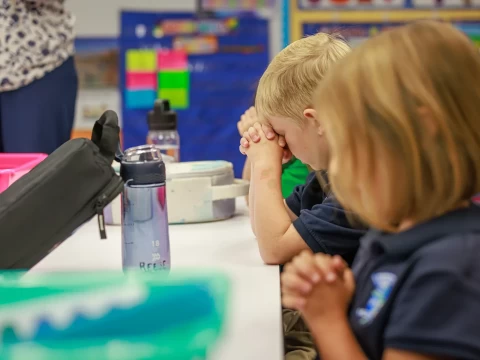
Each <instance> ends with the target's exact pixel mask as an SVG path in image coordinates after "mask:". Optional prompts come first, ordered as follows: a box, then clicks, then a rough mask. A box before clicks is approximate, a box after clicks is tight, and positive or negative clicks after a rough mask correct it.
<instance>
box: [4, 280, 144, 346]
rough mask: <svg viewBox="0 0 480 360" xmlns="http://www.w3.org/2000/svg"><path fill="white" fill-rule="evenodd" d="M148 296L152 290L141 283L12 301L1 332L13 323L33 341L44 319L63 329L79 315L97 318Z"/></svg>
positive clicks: (22, 335) (5, 310)
mask: <svg viewBox="0 0 480 360" xmlns="http://www.w3.org/2000/svg"><path fill="white" fill-rule="evenodd" d="M147 295H148V290H147V289H146V288H145V286H142V285H141V284H128V285H124V286H115V287H110V288H106V289H99V290H93V291H88V292H84V293H81V294H79V293H72V294H65V295H60V296H58V295H55V296H51V297H50V298H48V299H42V302H41V303H38V302H36V301H31V302H28V303H20V304H12V305H9V306H5V307H4V308H3V309H0V331H2V330H3V329H4V328H5V326H12V327H13V329H14V331H15V334H16V335H17V337H18V338H19V339H22V340H30V339H32V338H33V337H34V336H35V335H36V333H37V331H38V326H39V324H40V320H43V321H48V323H49V324H50V325H51V326H52V327H54V328H56V329H58V330H63V329H66V328H68V326H69V325H70V324H71V323H72V322H73V321H74V319H75V317H76V316H78V315H84V316H85V317H86V318H89V319H97V318H100V317H102V316H103V315H105V314H106V313H107V312H108V311H110V309H112V308H129V307H132V306H134V305H136V304H139V303H140V302H141V301H142V300H144V299H145V298H146V297H147Z"/></svg>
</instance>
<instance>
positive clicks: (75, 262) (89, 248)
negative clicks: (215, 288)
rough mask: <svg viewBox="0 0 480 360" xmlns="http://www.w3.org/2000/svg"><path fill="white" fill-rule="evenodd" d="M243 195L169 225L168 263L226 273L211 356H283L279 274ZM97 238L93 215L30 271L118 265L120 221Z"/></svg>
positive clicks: (233, 359) (257, 359)
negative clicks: (264, 252)
mask: <svg viewBox="0 0 480 360" xmlns="http://www.w3.org/2000/svg"><path fill="white" fill-rule="evenodd" d="M247 211H248V210H247V209H246V206H245V202H244V199H239V200H238V201H237V215H236V216H235V217H234V218H232V219H230V220H226V221H221V222H216V223H207V224H195V225H173V226H170V246H171V257H172V268H177V267H185V268H193V269H195V270H196V269H215V270H221V271H223V272H225V273H227V274H228V275H229V276H230V277H231V279H232V296H231V303H230V306H229V309H230V311H229V316H228V317H227V319H226V327H225V333H224V337H223V338H222V341H221V342H220V344H219V346H218V347H217V348H216V349H215V351H214V353H213V354H211V358H212V359H215V360H237V359H238V360H246V359H248V360H277V359H278V360H279V359H281V358H283V336H282V333H283V329H282V321H281V304H280V280H279V270H278V267H277V266H265V265H264V264H263V262H262V260H261V258H260V255H259V252H258V248H257V244H256V241H255V239H254V237H253V235H252V232H251V230H250V224H249V219H248V213H247ZM107 236H108V239H107V240H100V237H99V233H98V227H97V220H96V218H95V219H93V220H92V221H91V222H90V223H88V224H86V225H84V226H83V227H82V228H80V229H79V230H78V231H77V232H76V233H75V234H74V235H73V236H72V237H71V238H69V239H68V240H66V241H65V242H64V243H63V244H61V245H60V246H59V247H58V248H57V249H55V250H54V251H53V252H52V253H50V254H49V255H48V256H47V257H46V258H45V259H43V260H42V261H41V262H40V263H39V264H37V265H36V266H35V267H34V268H33V270H32V271H52V270H92V269H109V270H111V269H118V270H120V269H121V258H122V256H121V233H120V227H115V226H109V227H108V228H107Z"/></svg>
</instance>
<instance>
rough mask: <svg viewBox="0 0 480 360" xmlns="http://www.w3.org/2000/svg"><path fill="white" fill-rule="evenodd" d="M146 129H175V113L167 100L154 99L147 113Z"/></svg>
mask: <svg viewBox="0 0 480 360" xmlns="http://www.w3.org/2000/svg"><path fill="white" fill-rule="evenodd" d="M147 122H148V130H177V113H176V112H175V111H173V110H171V109H170V102H169V101H168V100H155V103H154V105H153V110H150V111H149V112H148V115H147Z"/></svg>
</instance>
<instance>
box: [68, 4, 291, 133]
mask: <svg viewBox="0 0 480 360" xmlns="http://www.w3.org/2000/svg"><path fill="white" fill-rule="evenodd" d="M195 2H196V1H195V0H135V1H131V0H66V2H65V5H66V8H67V9H68V10H69V11H71V12H72V13H73V14H74V15H75V17H76V24H75V31H76V35H77V37H88V38H115V37H117V36H118V35H119V33H120V24H119V18H120V11H121V10H139V11H141V10H145V11H159V12H161V11H165V12H172V11H179V12H181V11H194V10H195ZM282 8H283V7H282V4H281V0H278V2H277V6H276V8H275V9H271V10H269V11H264V14H265V16H266V17H268V18H269V19H270V29H269V32H270V43H269V52H270V57H273V56H274V55H275V54H277V53H278V52H279V51H280V50H281V49H282V47H283V41H282V37H283V36H282V13H281V10H282ZM105 106H107V107H108V108H109V109H112V110H114V111H116V112H117V113H120V108H121V106H120V94H119V92H118V91H117V90H116V89H80V91H79V94H78V98H77V109H76V112H77V113H76V116H75V125H74V133H73V136H74V137H78V136H81V137H88V136H89V134H90V129H91V128H92V126H93V122H94V121H95V117H88V116H87V117H86V116H85V109H86V108H92V107H93V108H95V107H99V108H104V107H105ZM121 120H122V119H121V118H120V121H121ZM232 120H234V121H236V119H232Z"/></svg>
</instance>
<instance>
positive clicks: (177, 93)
mask: <svg viewBox="0 0 480 360" xmlns="http://www.w3.org/2000/svg"><path fill="white" fill-rule="evenodd" d="M158 97H159V99H166V100H169V101H170V105H171V106H172V108H174V109H186V108H188V89H164V88H162V89H160V90H159V91H158Z"/></svg>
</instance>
